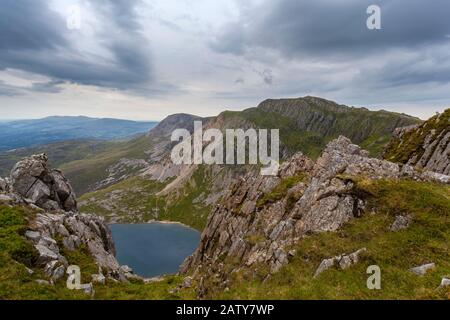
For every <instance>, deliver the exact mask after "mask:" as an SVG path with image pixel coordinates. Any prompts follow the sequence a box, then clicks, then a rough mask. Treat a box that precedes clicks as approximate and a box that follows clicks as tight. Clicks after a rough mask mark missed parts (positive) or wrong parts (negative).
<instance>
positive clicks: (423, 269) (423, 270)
mask: <svg viewBox="0 0 450 320" xmlns="http://www.w3.org/2000/svg"><path fill="white" fill-rule="evenodd" d="M434 269H436V265H435V264H434V263H428V264H424V265H422V266H419V267H415V268H412V269H410V271H411V272H412V273H415V274H416V275H418V276H424V275H426V274H427V273H428V272H430V271H431V270H434Z"/></svg>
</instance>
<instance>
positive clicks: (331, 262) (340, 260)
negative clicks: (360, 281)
mask: <svg viewBox="0 0 450 320" xmlns="http://www.w3.org/2000/svg"><path fill="white" fill-rule="evenodd" d="M366 251H367V249H366V248H362V249H359V250H358V251H355V252H353V253H350V254H341V255H339V256H336V257H333V258H330V259H325V260H323V261H322V263H321V264H320V266H319V267H318V268H317V270H316V272H315V274H314V278H317V277H318V276H319V275H320V274H321V273H322V272H324V271H326V270H328V269H330V268H332V267H334V266H338V267H339V268H341V269H342V270H345V269H348V268H350V267H351V266H352V265H354V264H357V263H358V262H359V259H360V256H361V254H362V253H364V252H366Z"/></svg>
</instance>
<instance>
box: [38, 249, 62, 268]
mask: <svg viewBox="0 0 450 320" xmlns="http://www.w3.org/2000/svg"><path fill="white" fill-rule="evenodd" d="M35 248H36V250H37V251H38V253H39V258H38V260H37V264H38V265H42V266H44V265H46V264H47V263H48V262H50V261H53V260H58V254H57V253H55V252H53V251H51V250H50V249H49V248H47V247H46V246H43V245H40V244H38V245H36V246H35Z"/></svg>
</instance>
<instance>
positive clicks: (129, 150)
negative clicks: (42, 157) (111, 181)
mask: <svg viewBox="0 0 450 320" xmlns="http://www.w3.org/2000/svg"><path fill="white" fill-rule="evenodd" d="M151 146H152V141H151V140H150V139H149V138H148V137H147V136H145V135H144V136H140V137H137V138H135V139H132V140H130V141H121V142H117V143H111V144H110V146H109V147H108V148H106V149H105V150H103V151H102V152H100V153H97V154H95V155H92V156H87V157H85V158H84V159H82V160H77V161H72V162H69V163H65V164H63V165H61V166H60V169H61V170H62V171H63V172H64V174H65V175H66V177H67V178H68V179H69V180H70V182H71V184H72V186H73V188H74V189H75V191H76V192H77V194H80V195H81V194H84V193H86V192H88V191H89V187H90V186H92V185H94V184H95V183H96V182H99V181H102V180H103V179H105V178H106V177H107V175H108V174H107V171H106V169H107V168H108V167H109V166H111V165H113V164H115V163H117V162H118V161H119V160H120V159H122V158H129V159H146V158H147V157H146V154H145V151H147V150H148V149H150V147H151Z"/></svg>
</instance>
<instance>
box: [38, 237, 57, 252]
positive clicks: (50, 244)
mask: <svg viewBox="0 0 450 320" xmlns="http://www.w3.org/2000/svg"><path fill="white" fill-rule="evenodd" d="M38 245H40V246H43V247H46V248H48V249H49V250H51V251H52V252H55V253H56V254H58V253H59V248H58V243H57V242H56V241H55V240H54V239H52V238H50V237H45V236H44V237H41V238H40V239H39V242H38Z"/></svg>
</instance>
